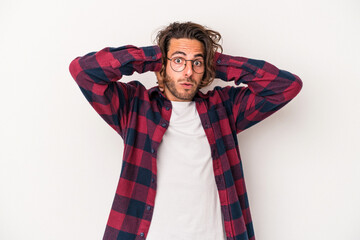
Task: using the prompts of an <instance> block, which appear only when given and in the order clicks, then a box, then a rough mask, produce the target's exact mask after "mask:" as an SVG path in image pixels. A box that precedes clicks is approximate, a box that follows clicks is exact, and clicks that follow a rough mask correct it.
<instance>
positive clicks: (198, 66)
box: [167, 57, 205, 73]
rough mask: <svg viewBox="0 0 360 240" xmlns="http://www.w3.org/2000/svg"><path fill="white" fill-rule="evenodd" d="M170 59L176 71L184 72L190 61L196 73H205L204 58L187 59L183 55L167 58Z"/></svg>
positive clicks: (172, 67)
mask: <svg viewBox="0 0 360 240" xmlns="http://www.w3.org/2000/svg"><path fill="white" fill-rule="evenodd" d="M167 59H168V60H170V66H171V69H172V70H174V71H175V72H182V71H183V70H184V69H185V67H186V63H187V62H188V61H190V62H191V65H192V69H193V70H194V72H196V73H203V72H204V71H205V64H204V61H203V60H199V59H195V60H185V58H183V57H173V58H167Z"/></svg>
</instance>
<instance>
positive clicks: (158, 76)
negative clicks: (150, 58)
mask: <svg viewBox="0 0 360 240" xmlns="http://www.w3.org/2000/svg"><path fill="white" fill-rule="evenodd" d="M155 75H156V79H157V84H158V87H159V89H160V91H161V92H164V78H163V76H162V75H163V74H160V72H155Z"/></svg>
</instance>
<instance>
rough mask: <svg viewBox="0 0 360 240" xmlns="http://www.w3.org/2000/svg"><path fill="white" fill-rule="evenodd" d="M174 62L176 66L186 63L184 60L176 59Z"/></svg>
mask: <svg viewBox="0 0 360 240" xmlns="http://www.w3.org/2000/svg"><path fill="white" fill-rule="evenodd" d="M173 62H174V63H176V64H182V63H183V62H184V60H183V59H182V58H174V59H173Z"/></svg>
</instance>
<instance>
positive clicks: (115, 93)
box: [70, 45, 302, 240]
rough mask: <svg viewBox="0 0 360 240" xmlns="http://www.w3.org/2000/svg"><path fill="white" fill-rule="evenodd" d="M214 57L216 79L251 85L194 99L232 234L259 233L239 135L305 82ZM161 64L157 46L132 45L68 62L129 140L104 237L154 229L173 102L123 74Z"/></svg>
mask: <svg viewBox="0 0 360 240" xmlns="http://www.w3.org/2000/svg"><path fill="white" fill-rule="evenodd" d="M214 64H215V66H216V77H217V78H220V79H222V80H223V81H235V84H237V85H238V84H240V83H244V84H246V85H247V86H246V87H245V86H241V87H230V86H228V87H223V88H222V87H215V88H214V89H213V90H211V91H209V92H207V93H206V94H204V93H201V92H198V93H197V94H196V96H195V97H194V99H193V101H195V102H196V108H197V111H198V113H199V116H200V119H201V123H202V126H203V128H204V130H205V133H206V136H207V138H208V141H209V144H210V147H211V155H212V158H213V169H214V177H215V181H216V185H217V189H218V193H219V198H220V203H221V210H222V214H223V216H224V223H225V232H226V235H227V240H245V239H249V240H254V239H255V236H254V230H253V224H252V220H251V216H250V209H249V202H248V197H247V193H246V188H245V183H244V175H243V169H242V164H241V158H240V152H239V148H238V140H237V134H238V133H239V132H241V131H243V130H245V129H246V128H249V127H251V126H253V125H254V124H256V123H258V122H260V121H261V120H263V119H265V118H266V117H268V116H270V115H271V114H273V113H274V112H275V111H277V110H279V109H280V108H282V107H283V106H284V105H286V104H287V103H288V102H289V101H290V100H291V99H293V98H294V97H295V96H296V95H297V94H298V93H299V91H300V89H301V88H302V81H301V80H300V79H299V77H297V76H296V75H293V74H291V73H289V72H287V71H283V70H279V69H278V68H276V67H275V66H273V65H271V64H269V63H267V62H265V61H260V60H254V59H247V58H244V57H232V56H229V55H225V54H220V53H217V54H216V56H215V60H214ZM161 66H162V62H161V52H160V49H159V47H157V46H150V47H143V48H137V47H134V46H130V45H129V46H124V47H119V48H104V49H103V50H101V51H99V52H92V53H89V54H87V55H85V56H83V57H78V58H76V59H74V60H73V61H72V62H71V64H70V72H71V75H72V77H73V78H74V79H75V81H76V83H77V84H78V85H79V87H80V89H81V91H82V93H83V94H84V95H85V97H86V99H87V100H88V101H89V103H90V104H91V106H92V107H93V108H94V109H95V110H96V111H97V113H98V114H99V115H100V116H101V117H102V118H103V119H104V120H105V121H106V122H107V123H108V124H109V125H110V126H111V127H112V128H113V129H114V130H115V131H116V132H117V133H119V135H120V136H121V137H122V138H123V140H124V155H123V164H122V169H121V176H120V179H119V183H118V187H117V190H116V194H115V198H114V202H113V205H112V209H111V212H110V216H109V220H108V222H107V226H106V230H105V234H104V238H103V239H104V240H144V239H146V236H147V233H148V231H149V227H150V223H151V218H152V214H153V209H154V207H156V206H154V202H155V196H156V181H157V178H156V176H157V168H156V157H157V151H158V148H159V145H160V143H161V139H162V137H163V135H164V133H165V131H166V129H167V128H168V126H169V121H170V115H171V110H172V107H171V102H170V101H169V100H168V99H167V98H166V97H165V96H164V95H163V94H162V92H160V90H159V88H158V87H153V88H151V89H146V88H145V87H144V86H143V85H142V84H141V83H140V82H138V81H132V82H129V83H122V82H119V81H118V80H119V79H120V78H122V76H123V75H131V74H133V73H134V71H136V72H138V73H144V72H147V71H159V70H160V69H161ZM175 207H176V205H174V208H175ZM209 230H211V229H209ZM179 231H181V229H179Z"/></svg>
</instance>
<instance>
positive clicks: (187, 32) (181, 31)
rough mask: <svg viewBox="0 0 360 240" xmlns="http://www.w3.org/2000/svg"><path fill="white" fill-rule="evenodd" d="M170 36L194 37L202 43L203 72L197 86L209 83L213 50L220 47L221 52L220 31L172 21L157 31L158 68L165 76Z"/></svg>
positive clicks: (212, 69) (212, 75) (211, 77)
mask: <svg viewBox="0 0 360 240" xmlns="http://www.w3.org/2000/svg"><path fill="white" fill-rule="evenodd" d="M172 38H175V39H179V38H188V39H196V40H198V41H200V42H201V43H202V44H203V46H204V49H205V53H204V55H205V56H204V58H205V59H204V60H205V72H204V75H203V78H202V80H201V83H200V86H199V87H200V88H201V87H205V86H208V85H210V84H211V83H212V81H213V80H214V78H215V66H214V57H215V52H216V51H217V50H218V49H220V51H221V52H222V51H223V49H222V47H221V45H220V44H219V41H220V40H221V35H220V33H218V32H216V31H213V30H211V29H208V28H207V27H205V26H202V25H200V24H197V23H193V22H183V23H180V22H174V23H171V24H170V25H169V26H167V27H165V28H164V29H162V30H160V31H159V32H158V33H157V36H156V42H157V45H158V46H159V47H160V50H161V54H162V63H163V67H162V69H161V70H160V74H161V75H162V76H166V67H165V66H166V64H167V61H168V59H167V52H168V51H169V45H170V40H171V39H172Z"/></svg>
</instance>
